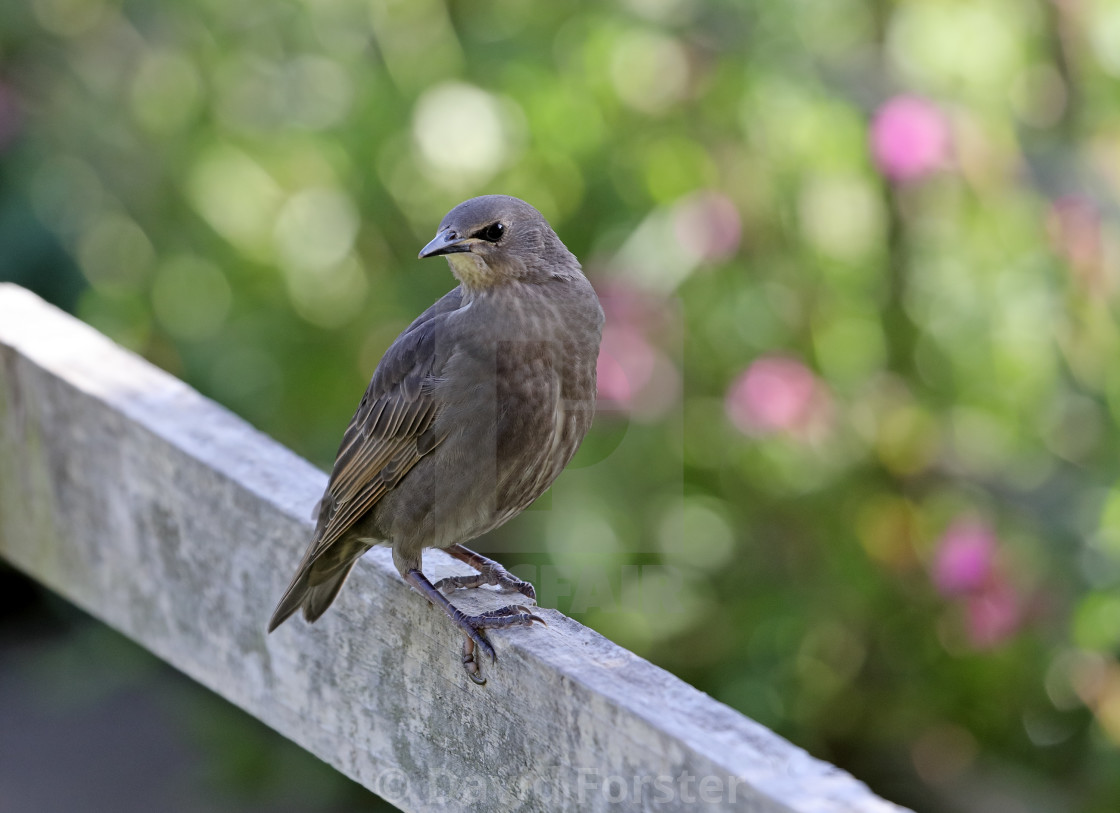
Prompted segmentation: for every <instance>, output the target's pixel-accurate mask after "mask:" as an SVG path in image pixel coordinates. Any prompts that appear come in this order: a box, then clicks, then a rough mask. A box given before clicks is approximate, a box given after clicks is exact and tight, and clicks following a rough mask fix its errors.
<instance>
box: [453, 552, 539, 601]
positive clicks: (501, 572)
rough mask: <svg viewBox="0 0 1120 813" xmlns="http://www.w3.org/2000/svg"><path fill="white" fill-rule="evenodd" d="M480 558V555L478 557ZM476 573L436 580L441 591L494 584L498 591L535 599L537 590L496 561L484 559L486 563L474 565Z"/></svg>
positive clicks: (531, 599)
mask: <svg viewBox="0 0 1120 813" xmlns="http://www.w3.org/2000/svg"><path fill="white" fill-rule="evenodd" d="M480 558H481V557H480ZM476 566H477V567H478V573H472V574H470V575H468V576H448V577H446V578H443V579H440V580H439V581H438V582H436V589H437V590H439V591H440V592H441V593H451V592H454V591H455V590H465V589H470V588H473V587H481V586H482V585H484V584H489V585H493V586H496V587H497V588H498V592H499V593H520V594H521V595H523V596H525V598H527V599H529V600H530V601H536V600H537V591H536V589H535V588H534V587H533V585H531V584H529V582H527V581H524V580H522V579H519V578H517V577H516V576H514V575H513V574H512V573H510V572H509V571H508V570H506V569H505V568H504V567H502V566H501V565H500V564H498V563H497V562H493V561H490V560H488V559H487V560H486V564H482V565H476Z"/></svg>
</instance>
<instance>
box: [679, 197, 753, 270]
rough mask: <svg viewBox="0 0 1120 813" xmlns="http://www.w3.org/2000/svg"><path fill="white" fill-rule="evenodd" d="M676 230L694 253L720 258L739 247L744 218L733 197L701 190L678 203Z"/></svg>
mask: <svg viewBox="0 0 1120 813" xmlns="http://www.w3.org/2000/svg"><path fill="white" fill-rule="evenodd" d="M673 233H674V234H675V236H676V238H677V242H678V243H680V245H681V246H682V247H683V248H684V249H685V250H686V251H687V252H688V253H689V254H691V255H692V256H694V257H696V258H697V259H699V260H702V261H704V262H719V261H721V260H726V259H727V258H728V257H730V256H731V255H733V254H734V253H735V252H736V251H738V249H739V238H740V236H741V234H742V220H741V219H740V217H739V210H738V209H737V208H735V204H734V202H733V201H732V200H731V198H729V197H727V196H726V195H724V194H722V193H720V192H714V191H705V192H698V193H696V194H695V195H689V196H688V197H687V198H685V199H684V200H682V201H681V202H680V203H679V204H677V206H676V207H675V210H674V212H673Z"/></svg>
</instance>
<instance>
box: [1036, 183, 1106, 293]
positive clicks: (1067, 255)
mask: <svg viewBox="0 0 1120 813" xmlns="http://www.w3.org/2000/svg"><path fill="white" fill-rule="evenodd" d="M1046 225H1047V230H1048V231H1049V234H1050V244H1051V246H1052V247H1053V249H1054V251H1055V253H1057V254H1058V255H1059V256H1061V257H1062V258H1063V259H1064V260H1065V261H1066V262H1067V263H1069V266H1070V268H1071V269H1072V270H1073V272H1074V274H1075V275H1076V276H1077V277H1078V279H1080V280H1081V282H1082V283H1083V284H1085V285H1086V286H1087V287H1090V288H1094V289H1098V290H1099V289H1100V288H1101V287H1102V286H1103V284H1104V281H1105V275H1104V263H1103V261H1102V255H1103V249H1102V237H1101V213H1100V210H1099V209H1098V208H1097V206H1096V204H1095V203H1093V201H1091V200H1089V199H1088V198H1084V197H1080V196H1078V195H1065V196H1063V197H1060V198H1058V199H1057V200H1055V201H1054V203H1053V204H1052V205H1051V207H1050V212H1049V214H1048V216H1047V219H1046Z"/></svg>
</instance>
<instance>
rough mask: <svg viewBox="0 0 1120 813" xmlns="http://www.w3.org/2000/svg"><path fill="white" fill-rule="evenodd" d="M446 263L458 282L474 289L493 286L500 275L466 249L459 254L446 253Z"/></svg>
mask: <svg viewBox="0 0 1120 813" xmlns="http://www.w3.org/2000/svg"><path fill="white" fill-rule="evenodd" d="M447 263H448V265H450V266H451V273H452V274H454V275H455V278H456V279H457V280H459V282H461V283H463V285H464V286H466V287H467V288H471V289H473V290H476V291H479V290H485V289H486V288H491V287H493V286H494V284H495V283H497V282H498V280H499V279H500V276H501V275H500V274H498V273H496V272H495V271H494V269H492V268H491V267H490V266H489V265H487V264H486V261H485V260H483V259H482V258H481V257H479V256H478V255H477V254H474V253H472V252H468V251H464V252H463V253H461V254H448V255H447Z"/></svg>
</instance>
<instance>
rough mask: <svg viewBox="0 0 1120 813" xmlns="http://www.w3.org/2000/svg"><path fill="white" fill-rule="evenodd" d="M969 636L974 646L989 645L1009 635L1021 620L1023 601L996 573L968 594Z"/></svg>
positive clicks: (1003, 639) (986, 646)
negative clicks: (975, 592) (980, 590)
mask: <svg viewBox="0 0 1120 813" xmlns="http://www.w3.org/2000/svg"><path fill="white" fill-rule="evenodd" d="M966 607H967V611H968V637H969V640H970V641H971V642H972V646H973V647H975V648H976V649H991V648H993V647H996V646H999V645H1000V644H1002V643H1003V642H1004V641H1006V640H1007V639H1008V638H1010V637H1012V636H1013V635H1014V634H1015V633H1016V632H1017V631H1018V629H1019V625H1020V624H1021V623H1022V621H1023V602H1022V601H1021V599H1020V597H1019V594H1018V592H1017V591H1016V590H1015V588H1014V587H1012V586H1011V585H1010V584H1008V583H1007V582H1006V581H1004V579H1003V578H1001V577H998V576H997V577H996V578H995V579H994V580H993V581H991V582H990V583H989V584H988V586H987V587H985V589H984V590H983V591H982V592H980V593H978V594H976V595H972V596H969V597H968V599H967V601H966Z"/></svg>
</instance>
